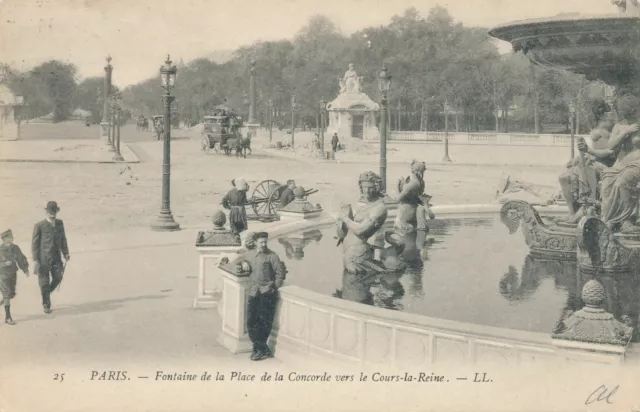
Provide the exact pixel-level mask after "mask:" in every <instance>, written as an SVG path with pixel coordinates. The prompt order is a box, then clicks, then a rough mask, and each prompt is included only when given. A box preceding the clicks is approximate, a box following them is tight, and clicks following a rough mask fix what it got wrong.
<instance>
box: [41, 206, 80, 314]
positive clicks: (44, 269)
mask: <svg viewBox="0 0 640 412" xmlns="http://www.w3.org/2000/svg"><path fill="white" fill-rule="evenodd" d="M45 211H46V217H45V219H44V220H42V221H40V222H38V223H36V225H35V227H34V228H33V240H32V241H31V252H32V254H33V266H34V274H36V275H38V283H39V284H40V293H41V294H42V306H43V308H44V313H47V314H48V313H51V292H53V291H54V290H55V289H56V287H57V286H58V285H59V284H60V282H62V276H63V274H64V266H63V264H62V257H61V256H64V260H65V261H69V259H71V256H70V255H69V247H68V245H67V236H66V234H65V232H64V224H63V223H62V220H59V219H56V216H57V214H58V212H59V211H60V208H59V207H58V203H56V202H53V201H51V202H48V203H47V207H46V208H45Z"/></svg>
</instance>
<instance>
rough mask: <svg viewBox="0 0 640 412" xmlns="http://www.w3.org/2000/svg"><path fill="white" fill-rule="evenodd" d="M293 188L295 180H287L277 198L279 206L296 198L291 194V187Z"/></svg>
mask: <svg viewBox="0 0 640 412" xmlns="http://www.w3.org/2000/svg"><path fill="white" fill-rule="evenodd" d="M295 188H296V182H295V181H294V180H287V186H286V187H285V188H284V190H283V191H282V193H280V199H278V201H279V203H280V208H283V207H285V206H286V205H288V204H289V203H291V202H293V199H295V198H296V197H295V196H294V195H293V189H295Z"/></svg>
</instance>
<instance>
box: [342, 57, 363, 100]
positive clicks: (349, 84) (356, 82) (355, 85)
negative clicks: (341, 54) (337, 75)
mask: <svg viewBox="0 0 640 412" xmlns="http://www.w3.org/2000/svg"><path fill="white" fill-rule="evenodd" d="M338 82H339V84H340V93H360V90H361V88H362V77H359V76H358V73H357V72H356V70H355V68H354V65H353V63H349V70H347V71H346V72H345V73H344V76H343V77H342V79H338Z"/></svg>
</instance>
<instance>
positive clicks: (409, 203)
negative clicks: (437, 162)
mask: <svg viewBox="0 0 640 412" xmlns="http://www.w3.org/2000/svg"><path fill="white" fill-rule="evenodd" d="M426 169H427V167H426V165H425V164H424V162H418V161H416V160H414V161H413V162H412V163H411V175H410V176H409V177H407V178H406V179H400V180H399V181H398V192H400V194H399V195H398V201H399V202H400V206H399V207H398V215H397V216H396V221H395V223H394V228H395V229H396V230H399V231H402V232H411V231H415V230H416V227H417V225H418V222H417V217H416V210H417V209H418V205H422V204H423V202H422V200H421V198H420V196H421V195H423V194H424V188H425V184H424V172H425V170H426Z"/></svg>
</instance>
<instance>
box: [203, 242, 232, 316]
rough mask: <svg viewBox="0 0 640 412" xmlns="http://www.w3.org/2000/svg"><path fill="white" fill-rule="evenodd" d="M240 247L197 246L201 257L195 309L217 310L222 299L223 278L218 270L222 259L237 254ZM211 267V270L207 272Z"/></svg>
mask: <svg viewBox="0 0 640 412" xmlns="http://www.w3.org/2000/svg"><path fill="white" fill-rule="evenodd" d="M241 249H242V248H241V247H239V246H196V250H197V251H198V254H199V255H200V256H199V258H198V260H199V268H200V269H199V271H198V294H197V295H196V298H195V299H194V300H193V307H194V308H195V309H208V308H215V307H216V306H218V303H219V302H220V300H221V299H222V284H223V282H222V278H221V277H220V274H219V272H218V271H217V270H214V268H217V266H218V265H219V264H220V263H221V262H220V261H221V259H222V258H224V257H228V256H229V255H235V254H237V253H238V252H239V251H240V250H241ZM207 267H209V270H207Z"/></svg>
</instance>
